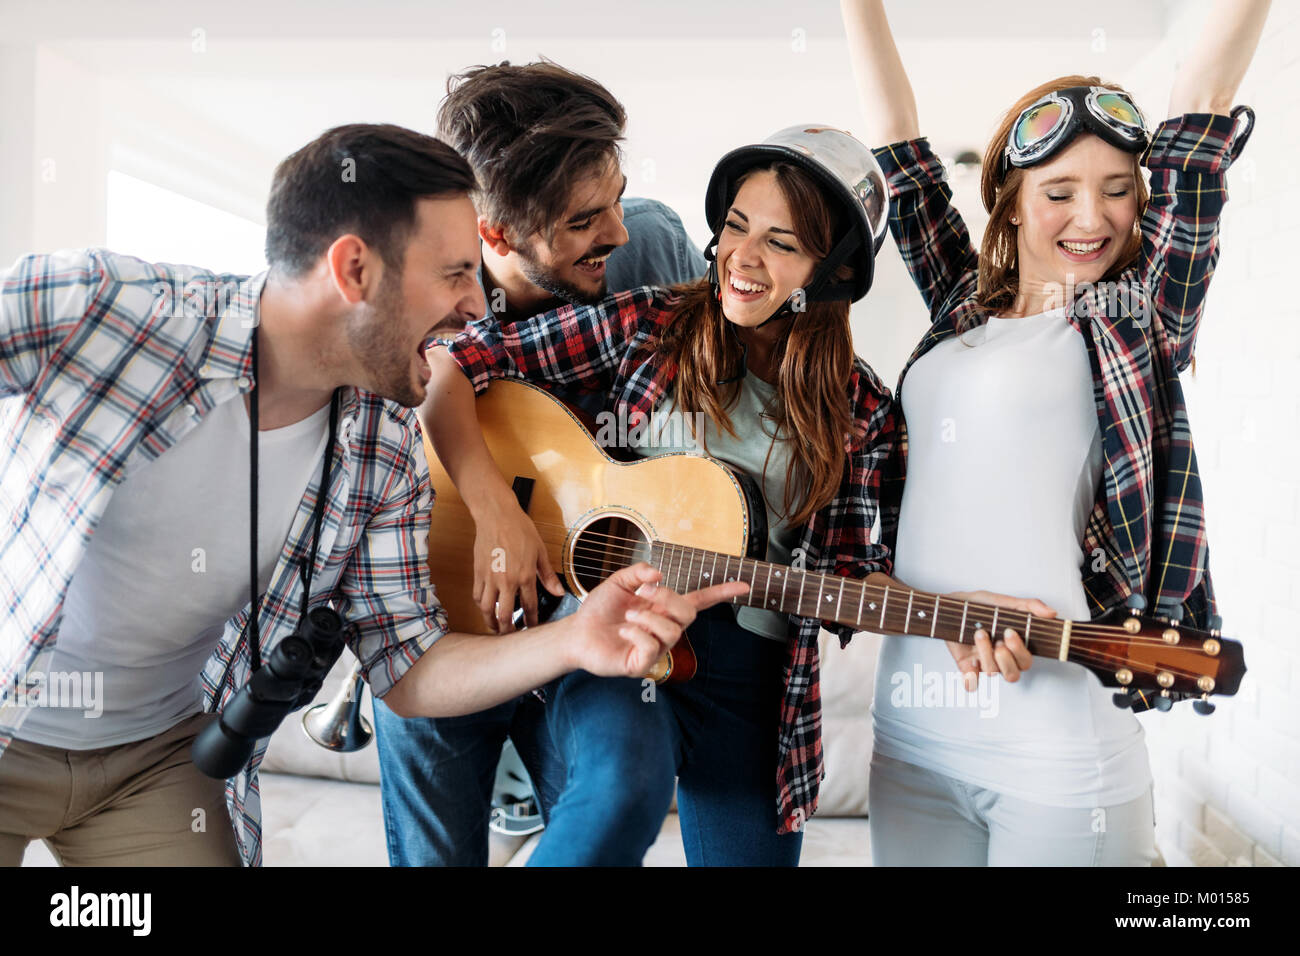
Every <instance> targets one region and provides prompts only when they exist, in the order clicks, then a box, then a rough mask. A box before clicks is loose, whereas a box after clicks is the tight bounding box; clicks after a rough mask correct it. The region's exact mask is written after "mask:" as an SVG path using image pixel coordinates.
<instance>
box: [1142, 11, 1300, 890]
mask: <svg viewBox="0 0 1300 956" xmlns="http://www.w3.org/2000/svg"><path fill="white" fill-rule="evenodd" d="M1202 8H1203V4H1196V5H1194V6H1193V7H1192V8H1190V9H1187V10H1185V11H1182V13H1181V14H1180V15H1179V16H1178V17H1177V18H1176V19H1175V20H1174V21H1173V22H1172V23H1171V24H1170V26H1169V30H1168V42H1167V43H1166V44H1164V45H1163V46H1162V47H1161V48H1160V49H1159V50H1156V51H1154V52H1153V54H1152V56H1151V57H1150V59H1149V61H1147V62H1144V63H1142V64H1139V67H1138V68H1137V69H1136V70H1135V71H1134V76H1135V81H1136V84H1137V85H1138V86H1139V87H1140V86H1142V85H1148V86H1151V85H1158V83H1159V76H1160V75H1162V74H1163V75H1167V74H1168V70H1169V69H1171V68H1172V63H1173V62H1174V61H1175V60H1176V59H1177V54H1178V51H1179V50H1180V49H1182V50H1185V49H1186V42H1185V41H1186V39H1187V38H1188V37H1189V34H1190V33H1191V31H1193V30H1194V29H1195V28H1196V27H1197V26H1198V25H1199V23H1200V22H1201V17H1202V15H1203V9H1202ZM1167 85H1168V84H1167V83H1166V84H1165V86H1166V89H1167ZM1237 102H1239V103H1247V104H1250V105H1251V106H1253V107H1254V108H1255V110H1256V113H1257V114H1258V121H1257V124H1256V128H1255V132H1254V134H1253V135H1252V137H1251V140H1250V143H1249V145H1248V146H1247V148H1246V151H1245V152H1244V153H1243V155H1242V158H1241V160H1240V162H1239V163H1238V164H1236V165H1234V166H1233V168H1232V169H1231V170H1230V171H1229V173H1228V190H1229V197H1230V199H1229V203H1228V205H1227V208H1226V212H1225V215H1224V219H1223V229H1222V255H1221V257H1220V259H1219V264H1218V268H1217V271H1216V273H1215V276H1214V281H1213V283H1212V285H1211V287H1210V292H1209V298H1208V301H1207V304H1206V312H1205V319H1204V324H1203V326H1202V331H1201V333H1200V339H1199V343H1198V347H1197V370H1196V372H1195V374H1185V375H1184V376H1183V387H1184V390H1185V392H1186V395H1187V402H1188V413H1189V415H1190V418H1191V423H1192V428H1193V433H1194V435H1195V436H1196V447H1197V452H1198V458H1199V462H1200V467H1201V477H1202V482H1203V486H1204V490H1205V502H1206V510H1207V514H1208V532H1209V540H1210V569H1211V572H1212V574H1213V576H1214V582H1215V586H1216V589H1217V592H1218V600H1219V604H1220V608H1221V611H1222V614H1223V619H1224V629H1225V634H1226V635H1227V636H1229V637H1233V638H1236V639H1238V640H1241V641H1242V643H1243V644H1244V645H1245V649H1246V665H1247V668H1248V673H1247V675H1246V679H1245V681H1244V682H1243V685H1242V690H1241V692H1240V693H1239V694H1238V695H1237V696H1236V697H1235V698H1232V699H1229V700H1224V701H1222V702H1221V703H1220V704H1219V707H1218V710H1217V712H1216V713H1215V714H1214V715H1213V716H1212V717H1209V718H1202V717H1198V716H1197V715H1195V714H1193V713H1191V712H1190V711H1189V710H1184V709H1183V708H1182V707H1179V708H1176V709H1175V710H1174V711H1173V712H1171V713H1170V714H1167V715H1156V714H1152V715H1149V716H1147V717H1145V718H1143V723H1144V725H1145V727H1146V730H1147V732H1148V734H1149V744H1150V751H1151V757H1152V763H1153V767H1154V772H1155V774H1156V801H1157V803H1156V816H1157V837H1158V840H1159V843H1160V846H1161V848H1162V850H1163V852H1164V853H1165V855H1166V857H1167V858H1168V859H1169V862H1170V863H1171V864H1199V865H1222V864H1229V865H1251V864H1255V865H1276V864H1277V863H1279V862H1284V863H1286V864H1288V865H1291V866H1295V865H1298V864H1300V691H1298V690H1297V688H1296V686H1295V681H1297V680H1300V645H1298V644H1297V640H1296V638H1297V636H1298V635H1300V625H1297V623H1296V617H1295V614H1296V609H1297V608H1298V607H1300V550H1297V542H1298V541H1300V521H1298V520H1297V513H1298V509H1300V450H1298V449H1300V445H1298V444H1297V439H1298V438H1300V304H1297V301H1296V299H1295V297H1294V296H1293V295H1291V294H1290V286H1289V282H1288V276H1289V275H1291V270H1293V269H1294V268H1295V266H1294V261H1293V259H1292V252H1293V250H1294V249H1295V247H1296V241H1297V239H1298V238H1300V229H1298V227H1297V224H1298V223H1300V175H1298V174H1297V170H1296V163H1295V156H1296V155H1297V150H1298V149H1300V122H1298V119H1300V4H1295V3H1287V2H1275V3H1274V4H1273V9H1272V12H1271V15H1270V17H1269V21H1268V24H1267V26H1266V28H1265V34H1264V37H1263V41H1262V44H1261V46H1260V49H1259V52H1258V54H1257V56H1256V58H1255V61H1254V63H1253V64H1252V66H1251V69H1250V72H1249V73H1247V75H1246V78H1245V80H1244V81H1243V83H1242V87H1241V91H1240V93H1239V95H1238V96H1237Z"/></svg>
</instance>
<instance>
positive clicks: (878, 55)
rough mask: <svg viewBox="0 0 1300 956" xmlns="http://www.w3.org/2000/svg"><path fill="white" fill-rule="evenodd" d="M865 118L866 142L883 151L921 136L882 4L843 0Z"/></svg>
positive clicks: (879, 0)
mask: <svg viewBox="0 0 1300 956" xmlns="http://www.w3.org/2000/svg"><path fill="white" fill-rule="evenodd" d="M840 13H841V14H842V15H843V17H844V30H845V32H846V33H847V34H848V37H849V59H850V61H851V62H852V64H853V79H854V82H855V83H856V84H857V88H858V100H859V102H861V104H862V114H863V119H864V125H863V131H864V134H865V135H864V137H863V139H864V140H865V141H866V142H867V143H870V144H871V145H873V146H885V145H888V144H889V143H899V142H903V141H905V140H909V139H917V138H919V137H920V135H921V126H920V122H919V121H918V119H917V116H916V96H915V95H914V94H913V93H912V84H911V83H909V82H908V80H907V72H906V71H905V70H904V69H903V61H902V59H901V58H900V57H899V55H898V48H897V47H896V46H895V45H894V37H893V34H891V33H890V32H889V21H888V20H886V19H885V7H884V4H883V2H882V0H840Z"/></svg>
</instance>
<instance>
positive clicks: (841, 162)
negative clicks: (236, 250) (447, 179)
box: [425, 126, 894, 865]
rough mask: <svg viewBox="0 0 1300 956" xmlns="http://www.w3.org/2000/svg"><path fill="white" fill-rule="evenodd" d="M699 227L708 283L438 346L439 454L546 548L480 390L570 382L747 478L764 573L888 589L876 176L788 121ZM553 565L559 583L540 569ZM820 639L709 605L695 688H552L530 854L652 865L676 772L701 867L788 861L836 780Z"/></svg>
mask: <svg viewBox="0 0 1300 956" xmlns="http://www.w3.org/2000/svg"><path fill="white" fill-rule="evenodd" d="M706 213H707V216H708V220H709V226H710V228H711V229H712V230H713V240H712V242H711V243H710V249H709V253H708V255H709V258H710V259H711V260H712V265H711V266H710V270H709V275H708V276H707V277H703V278H701V279H699V280H698V281H696V282H694V283H688V284H684V285H681V286H677V287H675V288H674V289H671V290H668V289H657V288H649V287H644V288H640V289H634V290H632V291H628V292H621V293H617V294H615V295H612V296H610V297H609V298H607V299H605V300H604V301H602V302H600V303H598V304H596V305H591V306H565V307H563V308H561V309H558V310H556V311H553V312H549V313H545V314H542V315H539V316H536V317H534V318H532V319H529V320H525V321H523V322H519V323H517V324H516V325H514V326H513V327H512V328H511V330H510V331H509V332H508V333H503V332H502V331H501V330H500V329H498V328H494V327H492V326H491V325H490V324H487V325H485V324H483V323H475V324H473V325H471V326H470V327H469V328H468V329H467V330H466V331H465V332H464V333H462V334H461V335H460V336H459V337H458V338H457V339H456V340H455V342H453V343H452V344H451V346H450V348H449V349H446V350H444V349H433V350H431V351H430V352H429V361H430V365H431V367H432V368H433V371H434V379H433V381H432V382H431V384H430V393H431V395H433V396H434V407H433V414H432V415H429V416H426V419H425V420H426V421H427V422H429V423H430V438H431V439H432V441H433V443H434V446H435V449H436V450H437V452H438V455H439V457H440V458H441V459H442V460H443V464H444V465H445V466H446V469H447V472H448V474H449V475H452V476H464V477H463V478H461V479H459V480H458V487H461V488H465V487H466V486H470V485H472V486H473V488H474V493H475V494H476V495H479V496H480V498H484V497H487V498H492V499H493V500H494V501H495V502H496V503H495V505H494V507H496V508H498V509H499V510H500V511H501V512H502V513H504V514H512V515H513V516H514V519H515V520H516V521H517V522H518V524H519V526H520V534H521V536H524V535H532V536H536V530H535V529H534V528H533V526H532V523H531V521H529V519H528V517H527V516H526V515H525V514H524V513H523V512H522V511H520V510H519V507H518V505H517V504H516V503H515V499H514V496H513V495H512V494H511V492H510V488H509V486H508V485H507V484H506V481H505V479H504V478H502V477H501V476H500V475H499V473H497V471H496V468H495V466H494V465H493V464H492V461H491V459H490V458H489V457H488V456H487V451H486V448H485V446H484V445H483V441H482V437H481V435H479V434H478V432H477V428H476V424H475V423H476V419H475V415H474V406H473V401H472V395H473V393H474V392H481V391H482V390H483V389H485V388H486V387H487V385H488V384H489V382H490V380H491V379H492V378H495V377H502V376H510V377H522V378H524V379H529V380H532V381H534V382H538V383H541V384H546V383H557V382H564V383H567V384H568V385H570V386H572V385H574V384H578V385H581V386H582V387H584V388H587V389H590V390H592V391H596V392H600V393H603V394H604V395H605V396H606V401H605V404H606V408H607V409H608V410H609V411H610V412H612V413H614V415H615V417H616V418H617V420H619V421H634V420H636V416H637V414H638V413H640V414H643V415H644V416H646V419H647V420H648V421H649V423H650V424H649V428H648V429H643V430H642V431H641V433H640V434H639V436H638V433H637V430H635V429H634V430H633V432H632V433H631V434H629V435H628V436H627V441H626V443H625V444H626V446H627V447H628V449H629V450H630V451H632V452H634V453H636V454H640V455H653V454H657V453H661V452H674V451H696V450H703V451H706V452H707V453H708V454H710V455H712V456H713V457H716V458H719V459H721V460H723V461H725V462H727V463H728V464H730V465H732V466H733V467H735V468H737V469H739V470H740V471H742V472H745V473H747V474H748V475H749V476H750V477H752V478H753V479H754V481H755V483H756V484H757V485H758V487H759V488H760V489H761V490H762V492H763V497H764V498H765V504H766V511H767V519H768V522H767V524H768V529H769V534H768V551H767V556H768V557H769V559H770V560H773V561H775V562H778V563H784V564H799V565H802V566H803V567H805V568H806V569H807V570H809V571H817V572H824V573H837V574H842V575H849V576H853V577H856V578H863V577H867V576H869V575H880V576H881V577H882V578H883V576H884V574H886V573H887V572H888V571H889V570H890V558H889V552H888V550H887V548H885V547H884V546H883V545H881V544H879V543H873V540H872V537H873V536H872V529H873V525H874V524H876V522H877V521H879V522H880V524H881V525H882V527H884V528H885V529H886V530H888V529H891V528H892V524H893V515H892V514H891V513H881V511H880V509H879V508H878V506H877V500H878V494H877V491H878V489H879V484H880V479H881V475H882V468H881V466H882V465H883V463H884V461H885V460H886V459H887V457H888V455H889V451H890V445H891V441H892V436H893V432H894V420H893V411H892V408H893V406H892V403H891V401H890V397H889V393H888V391H887V390H886V389H885V388H884V387H883V386H882V385H881V383H880V381H879V379H878V378H877V377H876V376H875V374H874V373H873V372H872V371H871V369H870V368H868V367H867V365H866V364H865V363H863V362H862V360H861V359H859V358H857V356H855V355H854V353H853V344H852V338H851V334H850V329H849V304H850V302H851V301H853V300H855V299H857V298H860V297H861V296H863V295H865V294H866V292H867V290H868V288H869V287H870V285H871V278H872V273H873V260H874V256H875V253H876V250H877V249H878V248H879V246H880V244H881V242H882V241H883V237H884V234H885V231H886V228H887V226H886V219H887V214H888V203H887V200H886V197H885V183H884V179H883V177H882V176H881V173H880V170H879V168H878V166H877V164H876V162H875V160H874V159H873V158H872V155H871V152H870V150H869V149H867V148H866V147H865V146H863V145H862V144H861V143H859V142H858V141H857V140H855V139H853V137H851V136H849V135H848V134H846V133H843V132H841V131H839V130H833V129H827V128H824V127H816V126H799V127H791V128H789V129H786V130H782V131H781V132H779V133H777V134H775V135H773V136H772V137H769V138H768V139H767V140H766V141H764V142H763V143H759V144H754V145H751V146H747V147H743V148H741V149H738V150H735V151H733V152H731V153H729V154H727V156H725V157H724V158H723V159H722V161H721V162H720V163H719V164H718V166H717V169H716V170H715V172H714V174H713V177H712V179H711V181H710V184H709V190H708V195H707V200H706ZM471 382H472V385H473V388H472V389H471V388H470V383H471ZM678 414H680V415H682V416H684V422H685V427H684V428H683V427H682V426H681V424H680V422H681V421H682V419H678V421H677V422H674V421H673V416H675V415H678ZM674 425H676V426H677V427H674ZM697 425H698V427H699V431H698V433H697V432H696V430H695V429H696V426H697ZM674 436H675V437H674ZM707 518H708V515H705V514H701V515H699V516H698V520H702V521H703V520H707ZM537 550H538V551H539V552H540V553H541V554H543V555H544V554H545V548H543V547H538V548H537ZM506 560H507V561H509V556H507V558H506ZM538 572H539V577H540V578H541V579H542V581H543V583H544V584H546V585H547V586H548V587H549V588H551V589H552V590H553V591H558V590H559V582H558V579H556V578H555V576H554V573H553V572H552V571H551V570H550V568H549V566H547V565H542V566H540V567H539V569H538ZM837 630H838V631H839V632H840V634H841V637H843V638H844V639H845V640H847V638H848V636H849V634H850V633H851V630H850V629H849V628H842V627H840V628H837ZM818 631H819V626H818V622H817V621H816V620H813V619H804V618H795V617H791V616H786V615H778V614H777V613H775V612H772V611H765V610H759V609H752V608H742V609H740V610H739V611H738V612H737V618H733V617H732V614H731V612H730V611H729V610H727V609H726V608H720V609H714V610H713V611H711V612H705V613H702V614H701V615H700V616H699V617H698V618H697V619H696V621H695V623H694V624H693V625H692V626H691V627H690V629H689V630H688V634H689V636H690V638H691V641H692V644H693V645H694V648H695V651H696V654H697V656H698V658H699V667H700V670H699V673H698V675H697V677H696V678H695V679H694V680H693V681H691V682H689V683H686V684H680V685H672V684H669V685H664V686H663V687H662V688H660V689H659V690H658V695H657V700H658V703H655V704H648V703H646V702H645V700H644V699H643V693H644V688H643V686H642V683H641V681H639V680H630V679H629V680H617V679H608V678H596V677H592V676H591V675H590V674H587V673H585V672H582V671H578V672H574V673H571V674H569V675H567V676H565V677H563V678H561V679H560V680H559V681H558V682H557V683H556V684H555V685H554V686H552V687H550V688H548V690H547V697H548V703H547V724H548V727H549V728H550V731H551V735H552V738H553V740H554V742H555V744H556V746H557V748H558V749H559V750H560V752H561V753H562V755H563V757H564V759H565V763H566V767H567V774H568V777H567V785H566V788H565V790H564V792H563V793H562V794H561V796H560V798H559V800H558V802H557V804H556V806H555V808H554V811H553V813H552V815H551V819H550V822H549V824H548V826H547V829H546V831H545V833H544V834H543V837H542V840H541V842H540V844H539V846H538V848H537V851H536V853H535V854H534V855H533V857H532V860H531V862H533V863H535V864H543V865H544V864H567V865H573V864H610V863H633V864H635V863H639V862H640V860H641V858H642V856H643V855H644V853H645V851H646V849H647V848H648V847H649V846H650V844H651V843H652V842H654V840H655V838H656V837H657V835H658V833H659V828H660V826H661V824H662V822H663V819H664V816H665V814H666V813H667V811H668V808H669V804H670V802H671V800H672V796H673V785H674V777H678V778H679V779H680V787H679V790H678V798H679V804H678V805H679V810H680V818H681V824H682V836H683V842H684V844H685V848H686V855H687V859H688V862H690V863H691V864H693V865H699V864H706V865H708V864H714V865H716V864H767V865H794V864H795V863H797V862H798V858H799V848H800V843H801V839H802V832H801V830H802V823H803V821H804V820H806V819H807V818H808V816H810V815H811V814H812V812H813V810H814V808H815V806H816V795H817V787H818V783H819V781H820V778H821V775H822V754H821V740H820V695H819V691H818V683H817V681H818V671H817V634H818Z"/></svg>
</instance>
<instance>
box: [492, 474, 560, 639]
mask: <svg viewBox="0 0 1300 956" xmlns="http://www.w3.org/2000/svg"><path fill="white" fill-rule="evenodd" d="M539 578H540V579H541V581H542V584H543V585H544V586H545V587H546V590H548V591H550V592H551V593H552V594H554V595H555V596H556V597H560V596H561V595H563V594H564V586H563V585H562V584H561V582H560V578H559V576H558V575H556V573H555V570H554V569H553V568H552V567H551V559H550V556H549V555H548V554H547V553H546V545H545V544H544V543H543V542H542V538H541V535H540V534H539V533H538V531H537V526H536V525H535V524H533V522H532V519H531V518H529V517H528V515H526V514H524V512H523V510H522V509H521V508H520V507H519V505H518V503H517V502H516V501H515V499H514V496H513V495H507V496H505V497H503V498H502V499H500V500H499V501H498V502H497V503H496V504H495V505H494V506H492V507H490V508H486V509H483V510H481V511H480V512H479V513H478V514H477V515H476V521H475V535H474V603H476V604H477V605H478V606H479V610H480V611H482V612H483V621H484V623H486V624H487V626H488V627H489V628H491V629H492V631H493V633H496V634H508V633H509V632H511V631H513V630H514V624H513V623H512V621H511V618H512V617H513V615H514V610H515V595H516V594H517V595H518V596H519V602H520V604H521V605H523V609H524V621H525V622H526V623H527V624H528V626H529V627H532V626H534V625H536V624H537V580H538V579H539Z"/></svg>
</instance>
